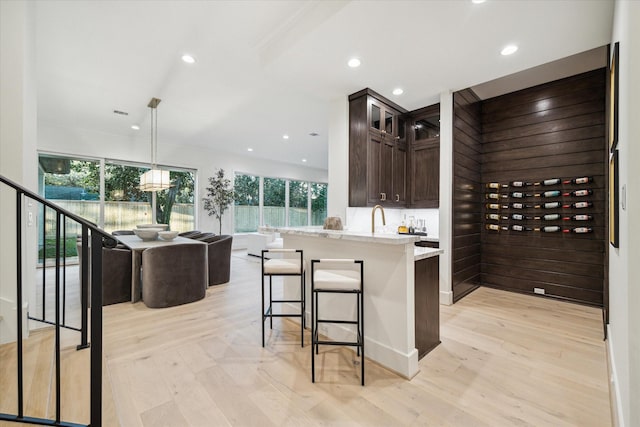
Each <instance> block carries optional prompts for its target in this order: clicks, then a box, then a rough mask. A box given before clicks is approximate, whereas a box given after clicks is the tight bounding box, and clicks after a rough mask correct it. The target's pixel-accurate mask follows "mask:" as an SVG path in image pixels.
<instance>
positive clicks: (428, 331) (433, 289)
mask: <svg viewBox="0 0 640 427" xmlns="http://www.w3.org/2000/svg"><path fill="white" fill-rule="evenodd" d="M439 258H440V257H437V256H434V257H431V258H426V259H421V260H419V261H416V262H415V310H416V316H415V317H416V348H417V349H418V358H419V359H422V358H423V357H424V356H425V355H426V354H427V353H429V352H430V351H431V350H433V349H434V348H435V347H436V346H437V345H438V344H440V279H439Z"/></svg>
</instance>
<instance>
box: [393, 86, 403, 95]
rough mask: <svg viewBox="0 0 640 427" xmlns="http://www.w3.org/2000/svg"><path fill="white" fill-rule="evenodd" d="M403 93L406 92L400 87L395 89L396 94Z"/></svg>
mask: <svg viewBox="0 0 640 427" xmlns="http://www.w3.org/2000/svg"><path fill="white" fill-rule="evenodd" d="M403 93H404V90H402V89H400V88H399V87H397V88H395V89H394V90H393V94H394V95H402V94H403Z"/></svg>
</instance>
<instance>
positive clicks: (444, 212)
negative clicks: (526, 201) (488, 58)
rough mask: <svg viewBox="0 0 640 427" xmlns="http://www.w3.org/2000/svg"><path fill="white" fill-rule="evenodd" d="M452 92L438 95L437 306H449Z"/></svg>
mask: <svg viewBox="0 0 640 427" xmlns="http://www.w3.org/2000/svg"><path fill="white" fill-rule="evenodd" d="M452 216H453V92H451V91H447V92H443V93H441V94H440V217H439V220H440V249H443V250H444V253H443V254H442V255H440V304H446V305H451V304H453V290H452V279H451V248H452V247H453V237H452V230H453V226H452V223H451V219H452Z"/></svg>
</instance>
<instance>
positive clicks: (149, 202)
mask: <svg viewBox="0 0 640 427" xmlns="http://www.w3.org/2000/svg"><path fill="white" fill-rule="evenodd" d="M39 161H40V168H39V174H40V185H41V188H40V193H41V194H43V195H44V196H45V198H47V199H50V200H55V202H56V203H57V204H58V205H60V206H61V207H63V208H65V209H67V210H69V211H71V212H73V213H75V214H77V215H79V216H81V217H82V218H85V219H87V220H89V221H91V222H93V223H95V224H97V225H98V226H100V227H101V228H104V229H105V230H106V231H108V232H111V231H115V230H131V229H133V228H135V227H136V225H137V224H148V223H151V222H153V219H152V218H153V206H154V204H155V209H156V217H157V219H156V221H157V222H158V223H161V224H169V227H170V229H171V230H178V231H187V230H193V229H194V228H195V208H194V186H195V173H194V171H190V170H178V169H173V168H165V170H166V169H169V171H170V177H171V183H172V187H171V188H170V189H168V190H164V191H159V192H155V193H151V192H144V191H141V190H140V189H139V185H140V175H142V174H143V173H144V172H145V171H147V170H148V167H145V166H138V165H132V164H125V163H121V162H116V161H108V162H104V168H103V171H102V169H101V163H103V162H101V161H99V160H87V159H71V158H67V157H61V156H53V155H46V154H41V155H40V156H39ZM101 172H103V173H102V175H103V176H104V192H105V194H104V195H101V194H100V187H101V179H102V178H101ZM101 210H103V213H102V214H101ZM47 222H49V218H47ZM69 233H74V234H80V230H79V229H78V230H67V234H69Z"/></svg>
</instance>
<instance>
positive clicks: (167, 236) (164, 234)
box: [158, 231, 178, 241]
mask: <svg viewBox="0 0 640 427" xmlns="http://www.w3.org/2000/svg"><path fill="white" fill-rule="evenodd" d="M177 236H178V232H177V231H159V232H158V237H160V238H161V239H162V240H167V241H171V240H173V239H175V238H176V237H177Z"/></svg>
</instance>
